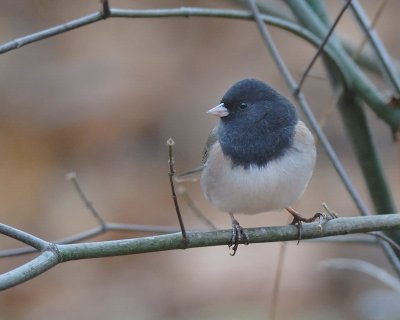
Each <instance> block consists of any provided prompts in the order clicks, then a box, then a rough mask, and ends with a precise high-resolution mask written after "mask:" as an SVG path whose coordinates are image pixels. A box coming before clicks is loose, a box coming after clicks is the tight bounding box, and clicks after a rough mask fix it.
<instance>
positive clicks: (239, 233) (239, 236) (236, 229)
mask: <svg viewBox="0 0 400 320" xmlns="http://www.w3.org/2000/svg"><path fill="white" fill-rule="evenodd" d="M229 216H230V217H231V221H232V238H231V241H230V242H229V249H230V248H231V247H232V253H231V254H230V255H231V256H234V255H235V254H236V251H237V249H238V247H239V242H241V241H244V244H245V245H248V244H249V237H248V236H247V234H246V231H245V230H244V229H243V228H242V227H241V225H240V224H239V222H238V221H237V220H236V219H235V217H234V216H233V213H231V212H229Z"/></svg>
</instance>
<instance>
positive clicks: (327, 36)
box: [294, 0, 352, 95]
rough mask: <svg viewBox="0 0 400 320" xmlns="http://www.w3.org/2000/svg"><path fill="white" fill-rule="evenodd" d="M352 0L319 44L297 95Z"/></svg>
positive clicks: (297, 91)
mask: <svg viewBox="0 0 400 320" xmlns="http://www.w3.org/2000/svg"><path fill="white" fill-rule="evenodd" d="M351 1H352V0H347V2H346V4H345V5H344V6H343V8H342V10H340V12H339V14H338V15H337V17H336V19H335V21H334V22H333V25H332V27H331V28H330V29H329V31H328V33H327V35H326V36H325V37H324V40H323V41H322V43H321V45H320V46H319V48H318V50H317V52H316V53H315V55H314V56H313V58H312V59H311V61H310V63H309V65H308V66H307V68H306V70H305V71H304V73H303V76H302V77H301V79H300V81H299V84H298V86H297V88H296V90H295V92H294V94H295V95H297V94H298V93H299V92H300V90H301V87H302V85H303V83H304V80H305V79H306V78H307V75H308V73H309V72H310V70H311V68H312V66H313V65H314V63H315V61H316V60H317V58H318V57H319V55H320V54H321V53H322V50H323V49H324V47H325V45H326V44H327V43H328V40H329V38H330V37H331V35H332V33H333V31H334V30H335V28H336V25H337V24H338V23H339V21H340V18H341V17H342V15H343V14H344V12H345V11H346V9H347V8H348V6H349V5H350V3H351Z"/></svg>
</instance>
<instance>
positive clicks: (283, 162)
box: [178, 79, 317, 255]
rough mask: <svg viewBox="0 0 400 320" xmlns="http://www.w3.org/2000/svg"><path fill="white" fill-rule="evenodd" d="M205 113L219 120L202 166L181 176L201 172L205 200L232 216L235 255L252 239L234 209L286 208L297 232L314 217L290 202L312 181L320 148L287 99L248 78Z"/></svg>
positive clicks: (260, 82) (245, 210)
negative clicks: (305, 213) (318, 148)
mask: <svg viewBox="0 0 400 320" xmlns="http://www.w3.org/2000/svg"><path fill="white" fill-rule="evenodd" d="M207 113H208V114H211V115H214V116H217V117H218V118H220V121H219V123H218V126H217V127H215V128H214V129H213V130H212V131H211V133H210V135H209V137H208V140H207V144H206V147H205V149H204V155H203V161H202V165H201V166H200V167H199V168H196V169H194V170H191V171H188V172H186V173H184V174H182V175H181V176H179V177H178V179H179V180H185V179H189V178H192V177H193V176H194V175H196V174H201V177H200V183H201V188H202V191H203V193H204V195H205V197H206V198H207V200H208V201H209V202H210V203H211V204H212V205H213V206H214V207H216V208H218V209H220V210H221V211H224V212H227V213H229V215H230V217H231V221H232V239H231V245H230V247H231V246H233V255H234V254H235V252H236V250H237V247H238V243H239V242H241V241H244V242H247V241H248V238H247V235H246V233H245V231H244V230H243V229H242V227H241V226H240V225H239V223H238V221H237V220H236V219H235V218H234V214H235V213H247V214H254V213H260V212H267V211H272V210H278V209H284V208H285V209H287V211H288V212H289V213H291V214H292V215H293V217H294V220H293V221H294V223H296V224H297V225H298V228H299V232H300V230H301V229H300V227H301V222H302V221H303V222H309V221H313V220H312V219H314V220H315V218H316V217H317V215H316V216H315V217H313V218H311V219H305V218H303V217H301V216H300V215H298V214H297V212H296V211H294V210H293V209H292V208H291V207H290V206H291V205H292V204H293V203H294V202H295V201H296V200H298V199H299V198H300V197H301V196H302V194H303V193H304V191H305V189H306V187H307V185H308V182H309V180H310V178H311V175H312V172H313V169H314V165H315V160H316V151H315V143H314V138H313V136H312V134H311V132H310V130H309V129H308V128H307V127H306V125H305V124H304V123H303V122H302V121H300V120H299V119H298V116H297V112H296V109H295V107H294V106H293V104H292V103H291V102H290V101H289V100H288V99H286V98H285V97H284V96H282V95H281V94H279V93H278V92H277V91H276V90H274V89H273V88H271V87H270V86H269V85H267V84H266V83H264V82H262V81H259V80H256V79H244V80H240V81H239V82H237V83H235V84H234V85H233V86H232V87H231V88H230V89H229V90H228V91H227V92H226V93H225V95H224V96H223V98H222V100H221V102H220V104H218V105H217V106H216V107H214V108H212V109H210V110H209V111H207ZM300 236H301V235H300V234H299V237H300Z"/></svg>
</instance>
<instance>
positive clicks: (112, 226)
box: [0, 222, 180, 258]
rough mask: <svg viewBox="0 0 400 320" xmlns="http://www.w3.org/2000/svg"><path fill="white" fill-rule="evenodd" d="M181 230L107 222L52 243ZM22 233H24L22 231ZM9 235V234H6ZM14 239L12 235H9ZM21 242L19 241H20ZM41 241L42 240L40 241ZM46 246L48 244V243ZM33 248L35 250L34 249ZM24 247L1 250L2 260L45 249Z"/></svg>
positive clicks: (0, 230) (4, 226) (0, 256)
mask: <svg viewBox="0 0 400 320" xmlns="http://www.w3.org/2000/svg"><path fill="white" fill-rule="evenodd" d="M4 228H11V227H9V226H6V225H3V224H0V233H3V234H6V233H5V232H3V229H4ZM179 230H180V229H179V228H177V227H168V226H150V225H142V224H125V223H114V222H106V223H105V224H104V225H100V226H98V227H95V228H92V229H89V230H86V231H83V232H80V233H77V234H74V235H71V236H68V237H65V238H62V239H58V240H54V241H52V243H56V244H67V243H77V242H80V241H83V240H88V239H92V238H94V237H96V236H99V235H102V234H105V233H107V232H111V231H118V232H146V233H173V232H178V231H179ZM20 232H22V231H20ZM6 235H8V234H6ZM27 235H28V236H29V237H30V238H31V237H32V236H31V235H30V234H27ZM9 236H10V237H12V236H11V235H9ZM18 240H19V239H18ZM39 240H40V239H39ZM22 242H24V243H26V244H28V245H32V244H31V243H28V242H25V241H22ZM46 245H48V243H47V242H46ZM32 247H33V248H32ZM32 247H22V248H16V249H6V250H0V258H7V257H14V256H21V255H25V254H29V253H35V252H37V251H38V250H39V251H40V250H42V248H43V247H35V246H34V245H32Z"/></svg>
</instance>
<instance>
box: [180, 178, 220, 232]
mask: <svg viewBox="0 0 400 320" xmlns="http://www.w3.org/2000/svg"><path fill="white" fill-rule="evenodd" d="M178 193H179V194H180V195H181V196H182V199H183V200H184V201H185V202H186V204H187V205H188V207H189V208H190V209H191V210H192V211H193V213H194V214H195V216H196V217H197V218H198V219H199V220H200V221H201V222H203V223H204V224H205V225H206V226H208V227H209V228H210V229H212V230H216V229H217V227H216V226H215V225H214V224H213V223H212V222H211V221H210V219H208V218H207V217H206V216H205V215H204V213H203V212H201V210H200V209H199V208H198V207H197V206H196V204H195V203H194V201H193V200H192V198H191V197H190V195H189V194H188V193H187V191H186V189H185V187H183V186H180V187H179V188H178Z"/></svg>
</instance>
